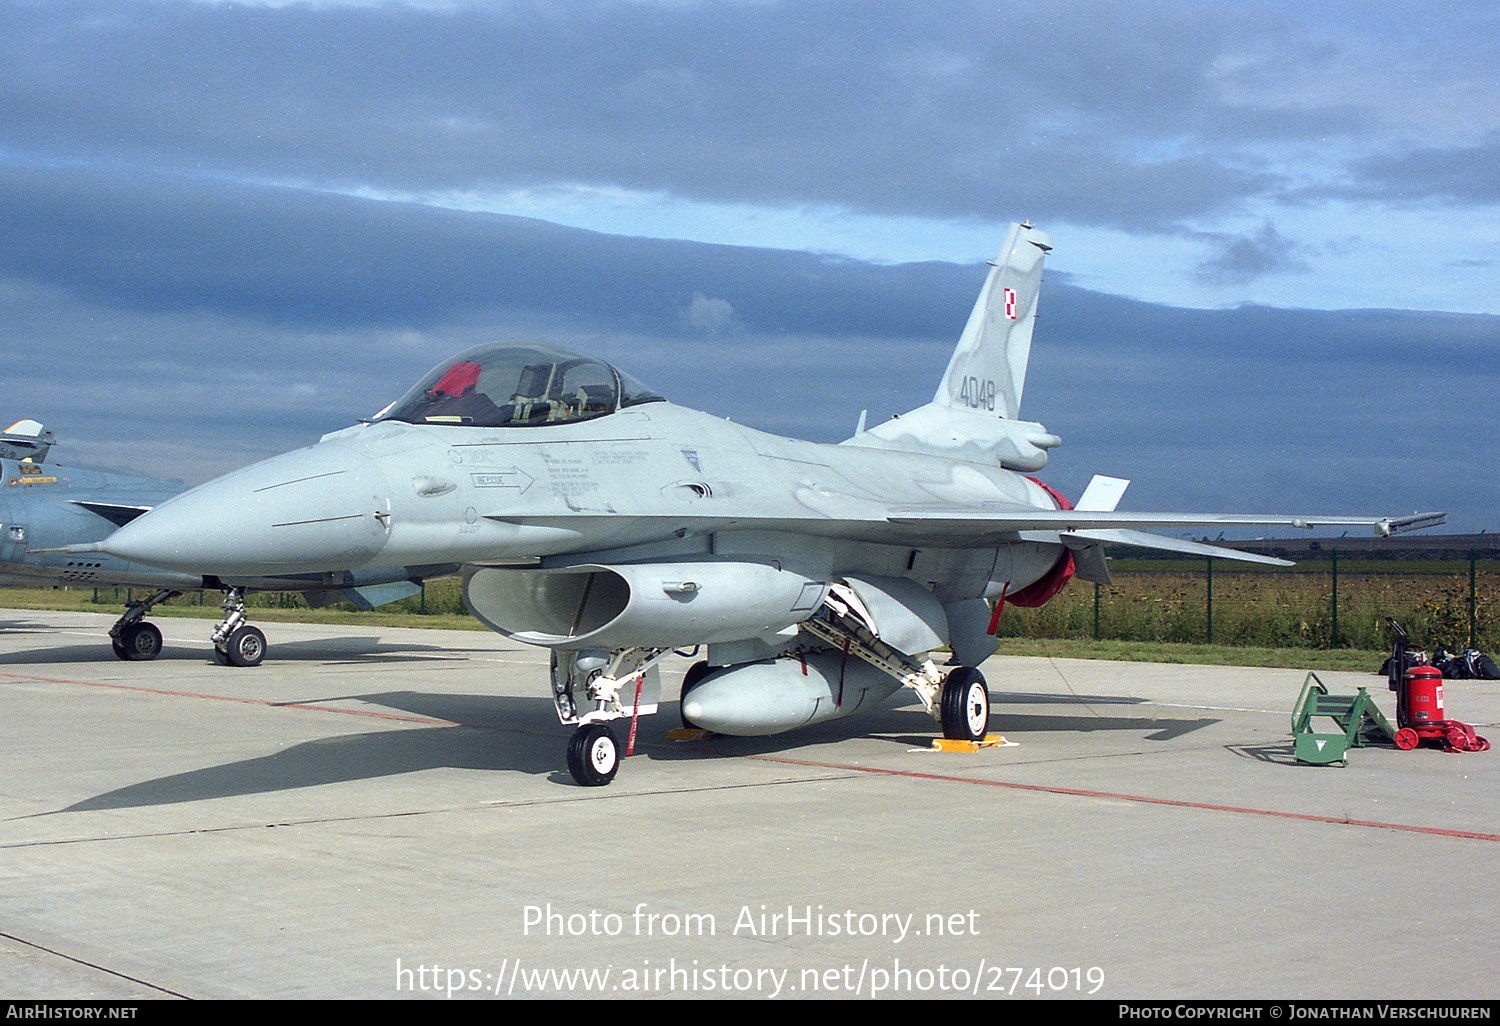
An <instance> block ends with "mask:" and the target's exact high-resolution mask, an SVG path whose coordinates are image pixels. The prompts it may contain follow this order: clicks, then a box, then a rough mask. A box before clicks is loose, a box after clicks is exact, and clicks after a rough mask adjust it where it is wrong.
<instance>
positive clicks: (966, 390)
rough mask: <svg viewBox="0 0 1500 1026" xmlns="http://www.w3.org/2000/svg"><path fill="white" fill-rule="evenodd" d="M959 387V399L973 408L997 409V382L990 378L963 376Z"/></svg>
mask: <svg viewBox="0 0 1500 1026" xmlns="http://www.w3.org/2000/svg"><path fill="white" fill-rule="evenodd" d="M962 381H963V384H961V385H960V386H959V389H958V400H959V402H961V403H963V404H964V405H965V406H967V407H969V408H970V409H973V410H989V411H991V412H993V411H994V409H995V382H994V381H992V380H990V379H989V378H983V379H981V378H963V379H962Z"/></svg>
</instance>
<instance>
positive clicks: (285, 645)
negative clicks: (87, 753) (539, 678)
mask: <svg viewBox="0 0 1500 1026" xmlns="http://www.w3.org/2000/svg"><path fill="white" fill-rule="evenodd" d="M13 625H14V621H12V622H11V623H6V624H0V629H3V630H5V631H6V632H7V633H12V634H38V635H42V634H51V635H55V634H56V628H55V627H46V628H44V629H35V630H31V629H16V630H13V629H12V627H13ZM38 626H40V625H38ZM494 651H495V650H494V649H493V648H478V647H476V648H472V649H469V648H455V647H453V646H451V645H417V644H410V643H406V642H394V641H383V640H381V639H379V638H370V637H361V636H358V635H351V636H348V637H333V638H318V639H317V640H316V641H284V642H281V643H279V644H278V643H275V642H273V643H272V644H271V645H270V646H269V649H268V653H267V655H266V663H267V664H268V665H269V664H271V663H275V662H307V661H315V660H316V661H322V662H326V663H328V664H329V665H330V666H340V665H357V664H360V663H369V662H404V661H417V662H420V661H424V660H450V659H458V658H463V657H464V656H467V655H473V654H480V653H483V654H490V653H493V652H494ZM167 660H184V661H194V662H203V663H212V662H213V661H214V660H213V658H212V655H211V649H210V647H209V645H208V642H207V635H206V634H205V640H204V643H203V644H202V645H199V646H193V647H184V646H182V645H180V644H178V645H174V644H172V643H171V642H168V643H167V644H166V645H165V646H164V647H163V648H162V652H161V655H160V656H158V657H157V659H156V660H154V661H155V662H164V661H167ZM117 662H119V658H118V657H117V656H116V655H115V654H114V652H113V651H112V650H111V649H110V647H109V638H108V637H107V636H104V635H101V636H100V641H99V642H97V643H83V644H76V643H75V644H68V645H57V646H48V647H44V648H34V649H28V650H26V651H24V652H9V653H6V654H4V655H0V666H25V665H35V664H47V663H117ZM227 672H233V673H243V672H245V671H244V670H241V669H232V670H229V671H227Z"/></svg>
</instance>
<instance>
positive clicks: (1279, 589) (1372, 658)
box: [0, 560, 1500, 671]
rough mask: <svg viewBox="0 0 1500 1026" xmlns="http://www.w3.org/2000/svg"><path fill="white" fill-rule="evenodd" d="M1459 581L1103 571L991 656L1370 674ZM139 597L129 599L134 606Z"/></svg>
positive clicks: (1460, 571) (1415, 564)
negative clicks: (1391, 621) (1392, 625)
mask: <svg viewBox="0 0 1500 1026" xmlns="http://www.w3.org/2000/svg"><path fill="white" fill-rule="evenodd" d="M1469 570H1470V568H1469V564H1468V563H1467V562H1459V563H1454V562H1442V561H1430V562H1428V561H1410V560H1402V561H1394V562H1393V561H1381V562H1374V561H1366V562H1353V561H1350V562H1348V563H1346V564H1342V565H1341V566H1340V569H1339V573H1338V578H1337V582H1336V587H1337V605H1336V606H1335V603H1334V589H1335V582H1334V580H1333V577H1332V575H1331V574H1330V573H1329V567H1328V566H1327V564H1323V565H1322V566H1317V565H1314V566H1312V567H1308V566H1307V565H1305V564H1304V565H1303V566H1301V567H1298V568H1296V569H1294V570H1290V571H1282V570H1261V569H1258V568H1257V569H1253V570H1240V569H1236V570H1233V571H1225V570H1223V569H1222V568H1221V564H1218V563H1216V564H1215V569H1214V571H1213V574H1212V583H1211V585H1210V578H1209V574H1208V572H1207V567H1206V565H1205V564H1204V563H1203V562H1202V561H1193V560H1117V561H1115V562H1114V563H1112V575H1113V577H1114V582H1113V583H1112V584H1111V585H1109V586H1107V587H1099V588H1097V589H1096V588H1095V586H1094V585H1091V584H1086V583H1083V582H1079V581H1074V582H1072V583H1070V585H1069V586H1068V587H1067V588H1066V589H1065V590H1064V591H1063V592H1062V594H1060V595H1058V596H1057V597H1056V598H1054V599H1053V600H1052V601H1051V602H1049V603H1047V604H1046V605H1045V606H1042V607H1041V608H1038V609H1022V608H1018V607H1015V606H1007V607H1006V608H1005V611H1004V613H1003V614H1002V615H1001V617H1000V619H999V622H998V625H997V631H996V633H997V634H998V636H999V638H1000V643H1001V648H1000V651H1001V653H1002V654H1014V655H1050V656H1066V657H1070V658H1095V659H1126V660H1137V661H1141V660H1144V661H1152V662H1199V663H1218V664H1233V665H1249V666H1284V667H1305V668H1307V669H1370V670H1372V671H1373V670H1374V669H1375V668H1376V667H1378V666H1379V665H1380V662H1381V661H1382V660H1383V659H1384V657H1385V655H1386V653H1388V652H1389V651H1390V647H1391V640H1392V637H1391V632H1390V630H1389V628H1388V627H1387V626H1386V624H1385V619H1384V618H1385V617H1386V616H1390V617H1393V618H1395V620H1396V621H1397V622H1398V623H1400V624H1401V625H1402V626H1403V627H1404V628H1405V629H1406V631H1407V632H1408V634H1409V635H1410V636H1411V640H1412V644H1413V646H1415V647H1418V648H1426V649H1429V650H1430V649H1433V648H1436V647H1438V646H1440V645H1441V646H1446V647H1448V648H1463V647H1466V646H1467V645H1468V642H1469V629H1470V616H1471V593H1470V572H1469ZM1473 581H1474V591H1473V600H1472V613H1473V623H1474V628H1475V639H1474V640H1475V646H1474V647H1477V648H1478V649H1480V650H1481V651H1484V652H1495V651H1497V649H1500V629H1497V627H1500V625H1497V623H1496V620H1495V616H1496V614H1497V613H1500V609H1497V606H1496V601H1495V595H1496V594H1497V589H1500V566H1496V565H1494V564H1492V563H1486V564H1479V565H1476V567H1475V568H1474V576H1473ZM1210 587H1211V589H1212V593H1211V595H1210ZM143 594H144V592H143V591H141V590H139V589H138V590H137V591H136V593H135V597H137V598H139V597H142V595H143ZM126 598H127V591H126V590H125V589H116V588H100V589H97V591H96V590H95V589H93V588H89V587H83V588H59V589H40V588H10V589H0V606H4V607H8V608H33V609H37V608H42V609H73V610H86V611H93V612H114V611H117V610H120V609H122V608H123V606H124V604H125V601H126ZM1210 598H1211V600H1212V601H1211V603H1210ZM249 605H250V606H251V608H252V610H253V612H252V616H253V617H254V618H255V619H258V620H265V621H276V620H298V621H304V622H312V623H371V624H388V625H393V626H406V627H437V628H449V629H473V630H483V629H484V627H483V625H482V624H480V623H479V622H478V621H476V620H475V619H474V618H473V617H471V616H470V615H469V614H468V612H467V611H466V610H465V609H464V605H463V597H462V595H461V593H460V584H459V581H458V580H457V579H456V578H448V579H444V580H437V581H430V582H428V584H427V587H426V589H425V593H424V594H423V595H422V596H414V597H412V598H409V599H404V600H402V601H400V602H395V603H392V604H391V605H389V606H385V607H382V608H381V609H378V610H374V611H373V612H368V611H362V610H359V609H356V608H355V607H354V606H352V605H350V604H348V603H335V604H333V605H331V606H327V607H324V608H320V609H314V608H310V607H309V606H308V604H307V601H306V599H305V598H304V597H303V596H301V595H299V594H295V593H288V594H278V593H259V594H255V595H252V596H251V599H250V602H249ZM1335 610H1336V612H1337V624H1336V625H1335ZM1210 612H1211V616H1212V619H1211V621H1210ZM152 615H153V616H190V617H203V618H207V619H215V620H216V619H218V618H219V617H220V615H221V614H220V612H219V606H218V600H217V597H216V596H215V595H213V594H208V595H202V596H200V595H196V594H194V595H184V596H182V597H180V598H177V599H174V600H172V601H171V602H169V603H166V604H163V605H161V606H158V607H156V609H155V610H154V611H153V613H152ZM1210 627H1211V630H1210ZM1335 629H1336V630H1337V634H1336V635H1335Z"/></svg>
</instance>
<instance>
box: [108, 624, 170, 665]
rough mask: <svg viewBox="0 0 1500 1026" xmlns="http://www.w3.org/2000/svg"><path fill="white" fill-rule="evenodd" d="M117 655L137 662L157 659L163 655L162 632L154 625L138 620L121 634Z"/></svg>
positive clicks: (116, 648)
mask: <svg viewBox="0 0 1500 1026" xmlns="http://www.w3.org/2000/svg"><path fill="white" fill-rule="evenodd" d="M111 640H113V639H111ZM115 654H116V655H118V656H121V657H123V658H125V659H129V660H132V661H135V662H144V661H146V660H148V659H155V658H156V657H157V656H159V655H161V630H160V629H159V628H158V627H157V626H156V624H154V623H149V622H147V621H145V620H137V621H136V622H135V623H133V624H131V625H130V626H129V627H126V628H125V629H124V630H123V631H121V632H120V641H119V644H118V645H116V647H115Z"/></svg>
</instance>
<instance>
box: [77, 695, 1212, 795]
mask: <svg viewBox="0 0 1500 1026" xmlns="http://www.w3.org/2000/svg"><path fill="white" fill-rule="evenodd" d="M1032 697H1033V698H1034V699H1038V700H1039V699H1041V698H1046V700H1047V701H1049V702H1066V701H1078V699H1077V698H1075V697H1074V696H1066V697H1065V698H1064V697H1062V696H1032ZM1093 701H1094V702H1096V703H1099V704H1104V703H1113V704H1122V703H1130V704H1134V703H1136V702H1138V701H1140V700H1137V699H1119V698H1107V697H1097V698H1095V699H1093ZM334 703H340V707H342V708H349V709H352V710H357V711H361V712H369V711H371V709H370V708H369V707H379V708H381V709H385V710H390V712H389V713H384V714H382V715H391V716H398V717H399V716H409V717H416V718H421V719H424V720H426V719H432V720H440V721H444V722H443V723H442V724H440V725H432V726H425V725H424V726H404V727H399V728H397V729H385V730H376V731H370V732H363V733H355V734H344V735H339V736H336V737H328V738H320V739H317V740H314V741H305V742H301V743H299V744H294V745H292V746H291V747H289V748H286V749H284V750H283V751H280V752H275V753H272V754H269V755H263V756H257V757H255V758H251V759H242V760H238V761H236V762H231V763H225V764H223V765H220V766H208V767H204V768H202V769H197V770H190V771H188V772H185V773H175V774H172V775H170V776H165V777H158V778H156V779H154V780H146V781H142V782H140V783H138V784H131V785H128V786H126V787H122V788H117V789H115V790H113V791H109V792H106V793H104V794H100V795H96V796H94V797H92V798H86V799H84V800H83V801H79V802H76V803H74V804H72V805H69V806H66V807H64V808H62V809H58V810H56V811H57V812H88V811H97V810H103V809H128V808H140V807H149V806H159V805H173V804H179V803H185V802H196V801H208V800H212V799H216V798H232V797H240V796H247V795H256V794H269V793H274V792H278V791H292V790H298V789H301V788H306V787H318V786H321V785H326V784H338V783H347V782H351V781H359V780H371V779H377V778H381V777H389V776H395V775H399V774H404V773H416V772H420V771H423V770H431V769H469V770H494V771H508V772H519V773H527V774H533V775H548V776H550V778H551V779H552V780H553V781H554V782H556V783H558V784H566V785H567V786H569V787H571V786H572V779H571V777H570V776H569V774H568V772H567V770H566V769H565V768H564V767H563V765H562V763H563V760H562V751H563V747H564V745H565V743H566V736H567V735H566V728H563V727H561V726H559V725H558V723H557V720H556V717H555V716H554V714H553V710H552V703H551V701H550V700H548V699H546V698H545V697H538V698H529V697H528V698H515V697H500V696H488V695H465V694H432V693H426V692H417V691H398V692H386V693H379V694H366V695H347V696H336V697H324V698H310V699H303V700H298V701H295V702H286V703H279V704H282V705H286V706H332V705H333V704H334ZM353 703H362V704H363V706H364V708H363V709H361V708H360V706H359V705H356V704H353ZM1006 704H1007V703H1006V699H1005V698H1004V697H1003V696H1002V697H999V698H997V700H996V705H997V707H999V709H1000V710H1002V711H1000V712H999V714H998V716H997V717H996V719H994V720H992V721H991V723H992V727H993V728H994V729H995V730H996V732H1000V733H1003V732H1005V731H1009V732H1010V733H1012V734H1013V735H1015V736H1016V737H1024V736H1025V734H1026V733H1028V732H1032V731H1062V732H1091V731H1099V730H1115V731H1131V732H1141V731H1143V730H1149V731H1152V732H1151V733H1149V734H1147V735H1146V739H1147V740H1170V739H1171V738H1175V737H1180V736H1182V735H1183V734H1186V733H1189V732H1191V731H1193V730H1197V729H1199V728H1201V727H1204V726H1207V725H1209V724H1211V723H1214V722H1217V721H1215V720H1169V719H1157V718H1153V719H1146V718H1132V717H1123V716H1121V717H1104V716H1098V715H1088V716H1068V715H1042V716H1014V715H1009V714H1007V713H1006V712H1004V711H1003V708H1004V706H1005V705H1006ZM678 723H679V719H678V715H677V713H676V710H675V709H673V708H672V704H671V703H664V705H663V708H662V711H661V713H660V715H658V716H655V717H650V718H647V719H644V720H642V727H641V734H640V736H639V742H638V748H637V752H636V754H637V757H641V756H644V757H646V758H649V759H651V760H652V761H662V762H676V761H698V760H702V759H714V758H736V757H747V756H756V755H772V754H781V753H802V754H803V755H804V756H805V757H806V758H808V759H810V760H813V761H816V760H817V759H818V755H817V753H816V751H815V749H816V748H817V747H818V746H820V745H828V744H836V743H838V742H841V741H846V740H850V739H858V738H867V739H873V740H878V741H884V742H887V743H890V744H894V745H900V746H902V747H904V748H928V747H930V746H931V743H932V739H933V737H934V736H935V734H934V731H933V730H932V719H931V717H929V716H927V714H926V713H924V712H923V711H922V710H921V709H920V708H919V707H915V706H912V707H907V708H900V707H894V708H883V709H880V710H877V711H874V712H872V713H871V714H869V715H867V716H863V717H856V718H853V719H846V720H835V721H830V722H827V723H823V724H820V725H817V726H815V727H810V728H807V729H805V730H800V731H793V732H790V733H787V734H778V735H774V736H770V737H725V736H715V737H711V738H709V739H706V740H703V741H696V742H690V743H682V744H678V743H674V742H671V741H667V740H665V738H664V735H665V733H666V732H667V731H668V730H670V729H671V728H673V727H675V726H677V725H678ZM622 742H623V738H622Z"/></svg>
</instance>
